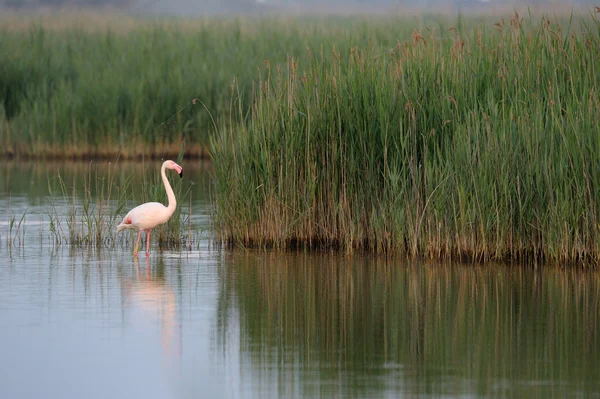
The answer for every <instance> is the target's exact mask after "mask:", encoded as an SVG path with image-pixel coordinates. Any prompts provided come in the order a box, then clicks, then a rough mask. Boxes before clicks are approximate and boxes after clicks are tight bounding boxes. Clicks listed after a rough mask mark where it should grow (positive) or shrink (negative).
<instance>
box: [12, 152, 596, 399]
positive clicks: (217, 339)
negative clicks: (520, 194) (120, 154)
mask: <svg viewBox="0 0 600 399" xmlns="http://www.w3.org/2000/svg"><path fill="white" fill-rule="evenodd" d="M150 165H152V164H151V163H150ZM94 166H95V167H97V168H96V169H94V170H95V171H98V173H99V174H102V173H105V172H106V173H107V171H108V166H107V165H106V164H98V165H94ZM0 167H1V168H0V397H2V398H39V397H44V398H81V397H85V398H106V397H113V398H132V397H144V398H197V397H233V398H238V397H240V398H241V397H260V398H265V397H321V396H324V397H344V398H345V397H410V398H412V397H511V398H513V397H527V398H536V397H539V398H547V397H561V398H562V397H598V396H600V382H599V381H600V342H599V340H598V338H597V331H598V327H599V325H600V318H599V311H598V309H599V305H600V274H599V273H597V272H595V271H582V270H571V269H561V268H545V269H532V268H517V267H511V266H507V265H486V266H473V265H462V266H461V265H441V264H436V263H423V262H420V263H419V262H406V261H403V260H392V259H386V258H384V257H368V256H361V255H354V256H351V257H347V256H341V255H336V254H318V255H317V254H312V255H311V254H306V253H273V252H264V251H243V250H229V249H224V248H218V247H216V246H215V245H213V243H212V242H211V240H210V235H209V234H205V235H202V236H199V238H198V240H197V241H196V242H195V244H194V245H193V246H192V247H191V248H188V249H183V250H181V249H178V250H175V249H167V250H160V249H159V248H158V247H157V245H156V243H154V245H153V248H152V254H151V256H150V257H148V258H147V257H145V256H141V257H139V259H135V258H133V257H132V256H131V248H129V247H127V246H126V245H125V246H115V247H112V248H107V249H94V248H85V247H84V248H73V247H71V246H69V245H55V244H54V243H53V241H52V239H51V237H52V235H51V233H50V232H49V230H48V216H47V207H48V204H49V202H50V198H49V197H48V179H49V178H53V176H55V175H56V174H57V173H58V172H59V171H60V173H61V178H62V179H63V180H64V181H65V182H69V183H68V185H69V187H70V195H73V192H74V193H75V194H74V195H76V196H77V195H83V194H84V193H83V192H82V184H81V182H83V181H84V177H85V176H86V175H88V176H89V167H90V166H89V165H88V164H72V163H57V164H53V163H23V162H19V163H17V162H11V163H2V164H1V165H0ZM183 167H184V169H185V173H184V176H185V178H184V179H183V181H177V182H176V183H175V184H181V185H183V186H184V187H185V189H186V190H187V188H188V187H191V191H192V201H191V205H192V212H191V215H192V219H193V223H194V226H195V227H196V228H198V229H201V230H207V229H208V228H209V215H210V208H209V207H210V205H209V203H210V202H209V195H210V187H209V181H210V178H209V172H210V169H209V167H207V166H206V165H202V164H185V163H183ZM122 169H123V170H127V171H129V172H128V173H133V174H134V177H133V181H134V182H139V181H142V180H143V175H144V174H147V175H149V176H153V175H154V174H156V171H155V170H153V168H151V167H150V166H149V165H146V167H145V168H144V167H141V166H140V165H139V164H136V163H132V164H129V165H127V166H123V167H122ZM132 186H135V184H134V183H132ZM73 188H74V190H73ZM135 190H136V189H135V188H134V189H133V192H134V193H133V194H131V195H130V198H129V200H128V206H129V205H131V206H133V205H135V201H136V196H137V194H135ZM94 195H99V194H98V193H96V192H94ZM55 200H56V198H55ZM55 203H56V201H55ZM186 206H189V204H188V203H186ZM25 211H26V216H25V226H26V227H25V230H24V233H23V232H21V233H19V234H20V235H16V236H17V239H15V240H13V241H12V242H11V244H10V245H9V244H8V242H9V236H11V234H13V235H15V233H14V225H13V232H12V233H10V220H11V218H13V217H15V218H16V220H19V219H20V217H21V216H22V215H23V214H24V213H25ZM69 211H70V210H69V206H68V201H67V202H65V203H63V205H61V203H59V205H58V212H59V213H61V214H62V215H65V216H66V215H68V213H69ZM18 237H20V238H18Z"/></svg>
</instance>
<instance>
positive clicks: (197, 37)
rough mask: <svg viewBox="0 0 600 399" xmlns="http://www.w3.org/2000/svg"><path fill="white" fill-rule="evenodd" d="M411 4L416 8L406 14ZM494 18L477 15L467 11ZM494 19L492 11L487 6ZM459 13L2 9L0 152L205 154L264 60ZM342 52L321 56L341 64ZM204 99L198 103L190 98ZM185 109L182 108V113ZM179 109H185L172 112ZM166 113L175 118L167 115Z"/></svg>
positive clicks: (389, 43) (388, 34)
mask: <svg viewBox="0 0 600 399" xmlns="http://www.w3.org/2000/svg"><path fill="white" fill-rule="evenodd" d="M406 15H411V16H412V18H409V17H406ZM481 18H484V17H471V18H470V19H468V21H473V20H480V19H481ZM485 18H489V17H485ZM454 20H455V17H453V16H451V14H450V13H442V14H441V15H433V14H424V13H422V12H421V13H417V14H414V13H410V14H403V13H402V12H399V13H397V14H394V15H391V16H385V15H371V16H358V15H354V16H353V15H349V16H339V15H337V16H336V15H326V16H319V15H312V16H311V15H307V16H295V17H293V16H265V17H260V18H259V17H237V18H234V17H229V18H225V17H213V18H198V19H171V18H156V19H152V18H134V17H131V16H127V15H114V14H110V13H108V14H103V13H74V12H69V11H66V12H60V13H48V14H44V15H37V16H36V15H34V16H27V15H8V16H5V17H0V54H2V60H1V62H0V155H5V156H13V157H20V158H24V157H34V158H35V157H45V158H55V159H60V158H66V159H89V158H96V159H97V158H103V159H109V160H110V159H116V158H117V156H120V158H121V159H127V158H140V159H141V158H142V156H146V157H147V158H148V157H155V158H161V157H162V158H164V157H174V156H176V154H177V153H178V149H179V147H180V146H181V144H182V143H184V142H185V143H186V145H187V153H186V158H187V159H191V158H193V157H197V158H204V157H207V156H208V154H207V152H206V146H207V144H208V140H209V135H210V132H211V131H212V121H211V116H210V115H213V116H214V117H215V119H217V120H221V119H225V120H226V119H227V114H228V110H229V106H230V101H229V100H230V96H229V94H230V90H229V88H230V87H231V85H232V82H233V81H234V80H235V82H236V86H237V89H238V90H239V91H240V93H241V94H242V95H241V100H240V101H242V104H241V105H242V106H243V107H244V108H247V106H249V104H250V101H251V99H252V97H251V96H252V81H253V80H254V79H255V78H256V71H257V68H259V67H261V66H262V65H263V62H264V61H265V60H269V61H270V62H271V63H272V64H273V65H276V64H281V65H285V63H286V59H287V57H288V55H292V56H295V57H297V59H298V58H304V54H305V49H306V47H307V46H308V47H309V48H311V49H312V50H313V53H314V55H315V56H318V54H319V52H320V47H321V46H323V51H325V52H326V53H327V54H329V52H330V50H331V48H332V47H334V48H335V49H336V50H337V51H339V52H340V54H348V53H349V51H350V49H351V48H353V47H354V46H358V47H359V48H366V47H367V46H369V44H371V45H373V46H375V47H376V48H379V47H383V48H388V47H389V48H391V47H394V46H395V44H396V42H397V41H398V40H400V41H401V42H402V41H404V40H406V39H407V38H409V37H410V35H411V32H413V31H414V30H415V29H419V28H422V27H424V26H430V27H434V28H435V29H436V30H437V32H446V30H447V28H448V27H449V26H451V25H450V24H451V23H453V21H454ZM332 61H333V60H332V58H331V57H322V58H321V61H320V62H321V63H322V64H321V65H320V66H319V67H322V68H326V69H327V68H330V64H331V62H332ZM195 98H198V99H199V100H200V101H201V102H202V104H205V105H206V109H205V108H204V107H203V106H201V104H200V103H199V102H197V103H196V104H191V105H190V103H191V102H192V101H193V99H195ZM180 111H181V112H180ZM174 115H175V117H174V118H172V117H173V116H174ZM165 121H169V122H168V123H165Z"/></svg>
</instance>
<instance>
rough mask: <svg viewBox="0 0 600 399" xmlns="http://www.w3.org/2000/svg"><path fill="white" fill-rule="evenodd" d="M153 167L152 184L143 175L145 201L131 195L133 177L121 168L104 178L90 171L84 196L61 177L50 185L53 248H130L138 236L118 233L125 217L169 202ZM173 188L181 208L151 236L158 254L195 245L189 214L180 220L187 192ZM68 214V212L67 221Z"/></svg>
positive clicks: (50, 227)
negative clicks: (153, 204)
mask: <svg viewBox="0 0 600 399" xmlns="http://www.w3.org/2000/svg"><path fill="white" fill-rule="evenodd" d="M151 165H152V170H151V172H150V173H152V175H154V176H155V177H153V178H148V177H147V175H148V173H147V172H146V171H144V173H143V177H142V192H141V197H140V196H139V195H138V196H137V198H136V195H135V194H134V190H133V189H132V174H128V173H126V172H119V170H120V169H119V165H118V163H116V164H115V165H114V166H111V167H109V169H108V172H107V174H106V175H104V174H100V173H99V172H98V170H97V169H94V168H93V167H92V166H90V167H89V169H88V173H87V176H86V177H85V179H84V181H83V194H80V189H81V188H80V187H76V183H75V180H74V181H73V183H72V184H71V185H68V184H67V183H66V182H65V181H64V180H63V179H62V177H61V176H60V174H58V175H57V176H55V177H54V178H52V179H50V180H49V181H48V189H49V193H50V197H51V202H50V206H49V208H48V217H49V221H50V225H49V231H50V234H51V236H52V240H53V243H54V244H55V245H61V244H68V245H71V246H74V247H92V248H115V247H118V246H120V247H128V248H129V247H131V246H132V245H133V244H134V243H135V239H136V237H137V232H127V231H126V232H123V233H119V234H117V233H116V226H117V225H118V224H119V223H120V222H121V220H122V219H123V217H124V216H125V214H126V213H127V212H129V210H130V209H131V208H133V207H134V206H137V205H139V204H140V203H143V202H149V201H158V202H161V203H163V204H166V202H167V201H166V194H165V192H164V186H163V183H162V179H161V178H160V173H157V171H156V170H155V169H156V162H152V164H151ZM171 185H172V187H173V190H174V192H175V195H176V197H177V199H178V203H177V208H176V210H175V212H174V213H173V216H172V217H171V219H169V221H168V222H167V223H165V224H164V225H161V226H159V227H157V228H156V229H154V230H153V232H154V234H153V236H152V243H158V246H159V248H181V247H191V246H192V245H193V244H194V242H195V241H196V240H197V235H196V233H195V231H194V230H193V229H192V225H191V221H190V220H189V218H190V216H191V208H190V210H189V213H188V214H187V215H185V214H182V213H183V206H182V205H183V204H185V203H186V200H187V197H188V196H189V189H188V191H187V192H183V189H182V184H173V182H172V181H171ZM64 209H68V213H67V214H66V215H64V214H63V211H64ZM182 230H183V231H182ZM144 239H145V236H144Z"/></svg>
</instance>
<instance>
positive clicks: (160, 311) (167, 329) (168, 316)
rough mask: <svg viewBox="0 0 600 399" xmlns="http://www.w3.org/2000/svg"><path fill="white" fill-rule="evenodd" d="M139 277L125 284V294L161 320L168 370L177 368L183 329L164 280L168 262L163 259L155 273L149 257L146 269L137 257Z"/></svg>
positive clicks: (164, 357) (171, 293)
mask: <svg viewBox="0 0 600 399" xmlns="http://www.w3.org/2000/svg"><path fill="white" fill-rule="evenodd" d="M134 262H135V267H136V272H137V273H136V278H135V279H132V280H130V281H125V287H126V289H125V291H124V294H125V296H126V298H127V299H128V300H130V301H131V303H132V304H133V305H134V307H136V308H139V309H142V310H143V311H144V312H145V314H146V315H148V316H150V317H156V318H157V319H159V320H160V330H161V345H162V351H163V360H164V362H165V366H166V367H174V366H177V364H178V362H179V360H180V359H181V329H180V327H179V325H178V323H177V306H176V302H175V293H174V291H173V289H172V288H171V287H170V285H169V283H168V282H167V281H166V280H165V278H164V270H163V269H164V263H162V259H160V258H159V261H158V264H157V265H156V267H155V269H154V270H152V267H151V265H150V259H149V258H148V257H146V261H145V267H140V264H139V259H138V258H134Z"/></svg>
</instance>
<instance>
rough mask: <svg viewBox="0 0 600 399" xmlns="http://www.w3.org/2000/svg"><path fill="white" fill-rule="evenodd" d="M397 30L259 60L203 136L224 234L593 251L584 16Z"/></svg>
mask: <svg viewBox="0 0 600 399" xmlns="http://www.w3.org/2000/svg"><path fill="white" fill-rule="evenodd" d="M372 36H376V35H372ZM394 36H395V37H397V38H398V41H397V43H395V44H394V45H393V46H383V45H380V43H379V44H377V43H375V42H373V43H370V44H366V45H361V44H358V45H356V46H353V47H350V48H348V47H338V46H335V45H334V46H326V45H322V46H318V47H311V46H309V47H308V48H307V49H306V53H305V55H304V56H302V57H298V56H297V53H296V56H293V57H292V56H290V57H289V58H288V60H287V62H286V63H284V64H282V65H279V64H276V63H274V62H269V61H267V62H265V65H264V66H263V68H262V69H261V71H260V77H259V78H257V80H256V82H255V84H254V85H253V87H252V89H253V90H252V97H251V108H249V109H248V111H247V112H246V110H247V108H245V107H244V97H243V93H240V96H241V98H242V99H241V100H236V102H235V104H234V106H233V107H232V110H234V111H232V114H231V115H230V117H231V119H232V121H233V122H231V123H228V124H222V127H221V129H220V130H219V134H218V136H217V137H216V138H215V139H214V142H213V147H214V153H213V157H214V163H215V169H216V195H217V197H216V201H217V203H216V219H215V221H216V224H217V228H218V229H219V232H220V237H221V239H222V240H223V241H225V242H229V243H233V244H236V245H245V246H274V247H278V248H288V247H298V246H300V247H310V248H322V247H332V246H334V247H337V248H341V249H343V250H345V251H348V252H350V251H352V250H354V249H365V250H367V251H373V252H384V253H395V254H401V255H405V256H410V257H415V256H424V257H428V258H454V259H470V260H474V261H490V260H503V261H517V260H519V261H526V260H533V261H557V262H582V263H597V262H598V260H599V259H600V236H599V235H598V233H599V226H598V216H597V215H598V211H599V210H600V208H599V205H600V204H599V202H600V196H599V195H598V190H600V124H599V123H598V121H599V120H600V89H599V88H600V52H599V51H598V49H599V48H600V23H599V21H598V20H597V19H596V18H595V16H592V17H583V18H579V17H572V18H571V19H570V20H569V19H567V20H564V21H562V23H561V24H558V23H557V22H556V21H554V20H550V19H548V18H541V19H538V18H532V17H529V16H528V17H525V18H523V16H521V15H517V14H514V15H512V16H511V17H510V19H508V18H507V19H504V18H502V19H500V18H498V19H497V21H496V23H481V24H467V23H464V20H462V19H459V21H458V24H457V25H456V26H443V25H441V24H440V25H438V26H429V27H424V28H422V29H416V30H414V31H413V32H412V35H411V36H409V37H407V36H401V35H397V36H396V35H395V34H394ZM291 54H293V53H291ZM236 94H237V92H235V93H234V95H236ZM236 105H237V107H236Z"/></svg>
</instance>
